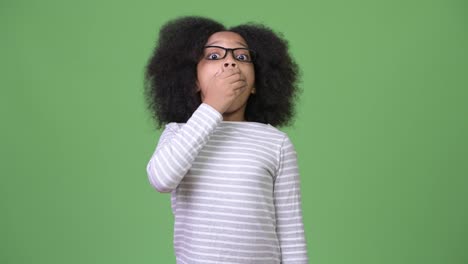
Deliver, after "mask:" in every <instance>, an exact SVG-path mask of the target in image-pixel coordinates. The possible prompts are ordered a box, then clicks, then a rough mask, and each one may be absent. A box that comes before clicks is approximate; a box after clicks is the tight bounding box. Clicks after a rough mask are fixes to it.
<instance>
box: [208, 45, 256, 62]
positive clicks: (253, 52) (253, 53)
mask: <svg viewBox="0 0 468 264" xmlns="http://www.w3.org/2000/svg"><path fill="white" fill-rule="evenodd" d="M205 48H220V49H222V50H224V51H225V52H224V56H223V57H221V58H218V59H207V58H205V57H204V56H203V57H204V59H206V60H222V59H224V58H226V56H227V54H228V52H229V51H230V52H231V54H232V57H233V58H234V59H235V60H236V61H240V62H247V63H253V62H254V59H255V55H256V52H255V50H252V49H249V48H234V49H230V48H225V47H221V46H215V45H208V46H203V50H204V49H205ZM235 50H247V51H249V53H250V57H251V60H250V61H245V60H239V59H237V58H236V56H234V51H235Z"/></svg>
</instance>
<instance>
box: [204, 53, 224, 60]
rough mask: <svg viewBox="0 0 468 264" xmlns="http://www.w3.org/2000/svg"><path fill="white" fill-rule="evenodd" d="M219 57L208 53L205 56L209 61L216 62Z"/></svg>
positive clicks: (216, 54)
mask: <svg viewBox="0 0 468 264" xmlns="http://www.w3.org/2000/svg"><path fill="white" fill-rule="evenodd" d="M220 57H221V56H220V55H219V54H218V53H210V54H208V56H206V58H207V59H209V60H218V59H219V58H220Z"/></svg>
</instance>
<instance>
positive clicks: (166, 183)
mask: <svg viewBox="0 0 468 264" xmlns="http://www.w3.org/2000/svg"><path fill="white" fill-rule="evenodd" d="M222 118H223V117H222V115H221V114H220V113H219V112H218V111H217V110H215V109H214V108H213V107H211V106H210V105H208V104H205V103H202V104H201V105H200V106H199V107H198V108H197V110H195V112H194V113H193V114H192V116H191V117H190V119H189V120H188V121H187V123H186V124H184V125H183V126H182V127H181V128H180V129H179V127H178V125H177V124H175V123H170V124H168V125H166V128H165V129H164V131H163V133H162V134H161V136H160V138H159V142H158V145H157V147H156V150H155V151H154V153H153V155H152V157H151V159H150V160H149V162H148V165H147V166H146V171H147V174H148V179H149V181H150V183H151V185H153V186H154V187H155V188H156V190H158V191H159V192H171V191H172V190H174V189H175V188H176V187H177V186H178V185H179V183H180V181H181V180H182V179H183V177H184V176H185V174H187V172H188V170H189V169H190V168H191V166H192V162H193V160H194V159H195V158H196V156H197V155H198V153H199V152H200V150H201V149H202V148H203V146H205V144H206V142H207V141H208V139H209V137H210V136H211V134H213V132H214V130H215V128H216V127H217V126H218V124H219V123H220V122H221V120H222Z"/></svg>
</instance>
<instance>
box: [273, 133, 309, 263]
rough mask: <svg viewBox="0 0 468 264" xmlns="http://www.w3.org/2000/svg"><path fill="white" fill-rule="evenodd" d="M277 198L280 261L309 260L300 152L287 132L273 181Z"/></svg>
mask: <svg viewBox="0 0 468 264" xmlns="http://www.w3.org/2000/svg"><path fill="white" fill-rule="evenodd" d="M274 201H275V209H276V225H277V226H276V231H277V234H278V238H279V241H280V247H281V257H282V261H281V263H282V264H290V263H294V264H300V263H304V264H307V263H308V256H307V246H306V240H305V234H304V225H303V220H302V209H301V192H300V181H299V170H298V166H297V155H296V151H295V149H294V146H293V145H292V143H291V141H290V140H289V138H288V137H287V136H286V137H285V139H284V141H283V145H282V147H281V155H280V163H279V168H278V173H277V175H276V179H275V185H274Z"/></svg>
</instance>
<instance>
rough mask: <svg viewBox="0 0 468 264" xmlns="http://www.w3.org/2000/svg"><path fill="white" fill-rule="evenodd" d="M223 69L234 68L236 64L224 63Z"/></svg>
mask: <svg viewBox="0 0 468 264" xmlns="http://www.w3.org/2000/svg"><path fill="white" fill-rule="evenodd" d="M224 67H225V68H229V67H232V68H236V67H237V64H236V63H235V62H225V63H224Z"/></svg>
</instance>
